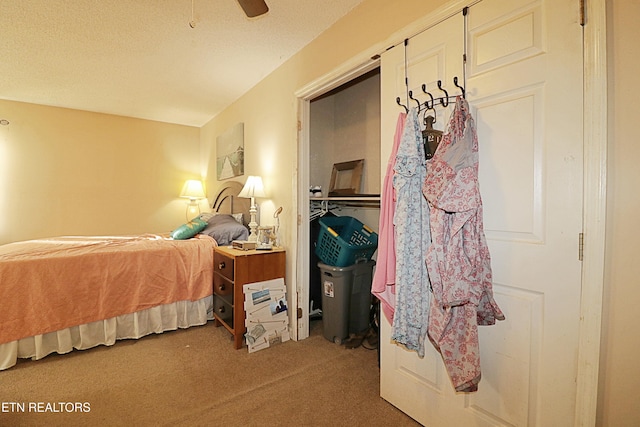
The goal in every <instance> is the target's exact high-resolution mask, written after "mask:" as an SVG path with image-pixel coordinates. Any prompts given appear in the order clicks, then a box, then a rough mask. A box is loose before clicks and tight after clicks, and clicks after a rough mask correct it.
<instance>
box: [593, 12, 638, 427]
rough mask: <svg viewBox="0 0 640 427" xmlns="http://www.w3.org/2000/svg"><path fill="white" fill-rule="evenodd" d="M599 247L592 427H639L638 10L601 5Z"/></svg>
mask: <svg viewBox="0 0 640 427" xmlns="http://www.w3.org/2000/svg"><path fill="white" fill-rule="evenodd" d="M607 12H608V22H607V27H608V32H607V37H608V50H607V55H608V62H609V78H608V84H609V141H608V144H609V150H608V189H607V191H608V195H607V196H608V197H607V201H608V202H607V240H606V257H605V290H604V307H603V334H602V337H603V339H602V351H601V364H600V394H599V402H598V403H599V405H598V409H599V412H598V425H601V426H616V427H619V426H621V427H626V426H629V427H631V426H639V425H640V404H639V402H640V387H639V386H638V383H639V382H640V363H639V361H640V357H639V356H640V352H639V350H640V331H639V325H640V323H639V320H640V310H639V308H638V306H639V304H640V261H639V260H638V255H640V250H638V244H639V242H640V228H639V226H638V220H639V219H640V190H639V188H640V164H639V163H638V162H639V160H640V140H639V136H638V125H637V120H638V111H639V109H638V105H639V104H638V100H639V99H640V83H639V80H638V70H640V47H639V45H638V40H639V39H640V28H639V27H638V25H637V22H636V21H637V17H638V16H640V3H639V2H637V1H628V0H613V1H609V2H608V10H607Z"/></svg>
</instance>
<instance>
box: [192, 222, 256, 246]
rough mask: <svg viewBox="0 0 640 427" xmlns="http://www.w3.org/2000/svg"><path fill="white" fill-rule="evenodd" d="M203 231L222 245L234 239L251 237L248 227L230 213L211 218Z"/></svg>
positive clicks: (228, 243)
mask: <svg viewBox="0 0 640 427" xmlns="http://www.w3.org/2000/svg"><path fill="white" fill-rule="evenodd" d="M240 215H242V214H240ZM201 233H202V234H206V235H208V236H211V237H213V238H214V239H215V240H216V242H218V245H220V246H226V245H230V244H231V242H232V241H233V240H247V239H248V238H249V230H248V229H247V227H245V226H244V225H242V224H239V223H238V221H237V220H236V219H235V218H234V217H233V216H232V215H228V214H217V215H214V216H212V217H211V218H209V220H208V221H207V227H206V228H205V229H204V230H202V231H201Z"/></svg>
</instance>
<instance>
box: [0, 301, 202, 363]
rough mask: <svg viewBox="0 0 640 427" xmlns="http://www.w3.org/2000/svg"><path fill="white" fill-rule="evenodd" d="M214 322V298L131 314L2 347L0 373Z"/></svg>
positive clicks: (0, 350)
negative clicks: (30, 362) (18, 364)
mask: <svg viewBox="0 0 640 427" xmlns="http://www.w3.org/2000/svg"><path fill="white" fill-rule="evenodd" d="M211 319H213V297H212V296H211V295H209V296H207V297H205V298H202V299H200V300H198V301H195V302H194V301H178V302H175V303H172V304H165V305H161V306H158V307H152V308H149V309H146V310H142V311H138V312H136V313H132V314H126V315H122V316H117V317H112V318H111V319H107V320H99V321H96V322H91V323H87V324H85V325H80V326H73V327H71V328H68V329H63V330H60V331H56V332H50V333H47V334H44V335H36V336H34V337H28V338H23V339H20V340H18V341H12V342H8V343H5V344H0V370H3V369H8V368H10V367H12V366H14V365H15V364H16V362H17V360H18V358H20V359H28V358H30V359H33V360H38V359H42V358H43V357H45V356H47V355H49V354H51V353H60V354H65V353H69V352H70V351H72V350H73V349H76V350H86V349H88V348H92V347H96V346H99V345H113V344H115V342H116V340H123V339H138V338H142V337H144V336H145V335H149V334H152V333H155V334H161V333H163V332H165V331H173V330H176V329H178V328H182V329H184V328H189V327H191V326H197V325H204V324H205V323H207V320H211Z"/></svg>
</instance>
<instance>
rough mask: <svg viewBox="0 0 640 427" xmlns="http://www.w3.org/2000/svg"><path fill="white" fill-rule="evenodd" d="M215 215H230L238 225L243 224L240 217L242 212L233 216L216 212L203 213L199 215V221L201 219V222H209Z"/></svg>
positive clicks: (242, 219)
mask: <svg viewBox="0 0 640 427" xmlns="http://www.w3.org/2000/svg"><path fill="white" fill-rule="evenodd" d="M216 215H231V216H232V217H233V218H234V219H235V220H236V221H238V222H239V223H240V224H244V217H243V216H242V212H240V213H234V214H219V213H217V212H205V213H203V214H200V219H202V220H203V221H209V220H210V219H211V218H213V217H214V216H216Z"/></svg>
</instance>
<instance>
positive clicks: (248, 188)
mask: <svg viewBox="0 0 640 427" xmlns="http://www.w3.org/2000/svg"><path fill="white" fill-rule="evenodd" d="M238 197H244V198H247V199H249V198H251V197H266V195H265V194H264V187H263V186H262V178H260V177H259V176H253V175H250V176H249V177H248V178H247V182H246V183H245V184H244V187H242V191H240V194H238Z"/></svg>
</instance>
